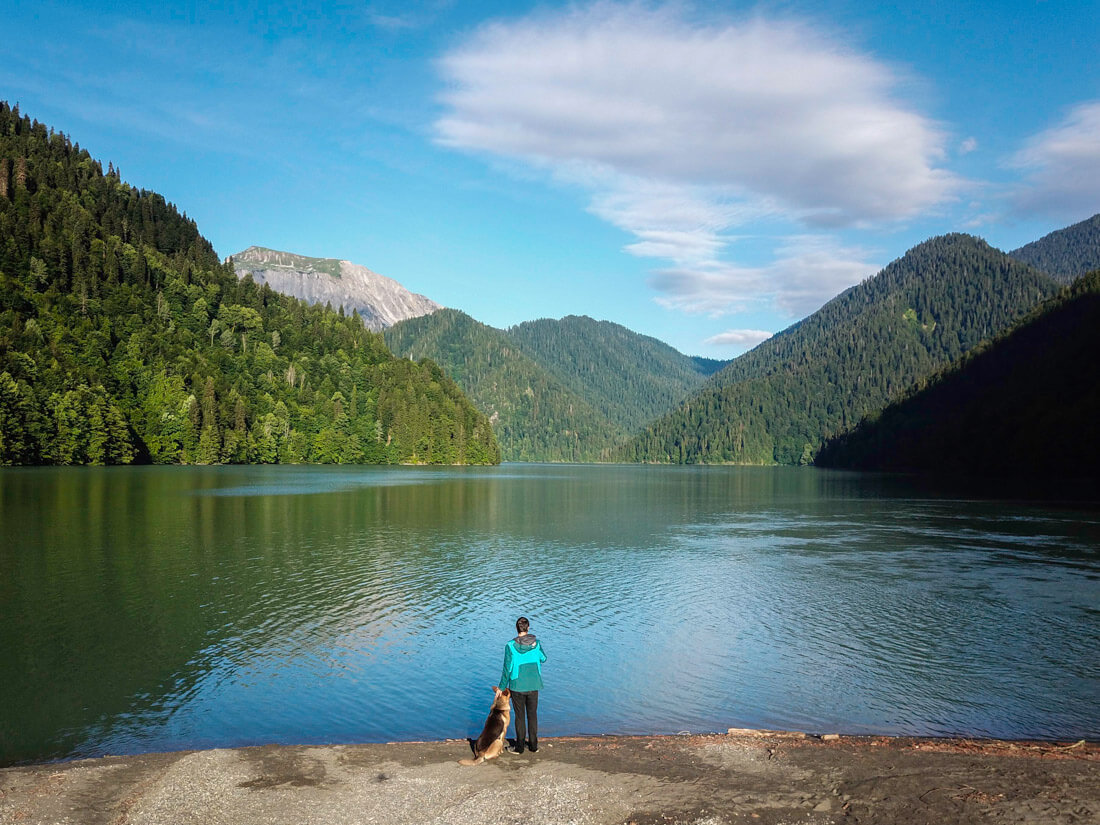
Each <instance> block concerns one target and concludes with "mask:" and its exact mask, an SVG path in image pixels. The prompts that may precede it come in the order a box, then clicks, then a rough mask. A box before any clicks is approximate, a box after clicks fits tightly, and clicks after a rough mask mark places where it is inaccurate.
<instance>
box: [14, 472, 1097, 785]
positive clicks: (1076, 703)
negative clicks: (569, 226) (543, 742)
mask: <svg viewBox="0 0 1100 825" xmlns="http://www.w3.org/2000/svg"><path fill="white" fill-rule="evenodd" d="M0 542H2V544H0V610H2V618H3V621H2V622H0V662H2V665H0V667H2V668H3V672H2V678H0V764H12V763H17V762H23V761H44V760H49V759H57V758H72V757H82V756H94V755H99V754H103V753H116V754H117V753H135V752H144V751H164V750H177V749H190V748H206V747H223V746H237V745H247V744H259V743H267V742H280V743H348V742H371V741H392V740H413V739H443V738H464V737H467V736H474V735H477V733H478V732H479V731H480V728H481V724H482V722H483V721H484V718H485V714H486V711H487V708H488V704H489V701H490V699H491V698H492V697H491V694H490V690H489V686H490V685H493V684H495V683H496V682H497V681H498V679H499V678H500V670H501V664H502V658H503V657H502V654H503V648H504V644H505V643H506V642H507V640H508V639H509V638H511V636H513V635H514V632H515V631H514V623H515V619H516V617H518V616H519V615H521V614H522V615H526V616H528V617H529V618H530V620H531V630H532V632H534V633H536V634H537V635H538V636H539V638H540V639H541V640H542V642H543V645H544V647H545V649H546V653H547V656H548V661H547V662H546V664H545V666H544V678H545V682H546V687H545V690H544V691H543V692H542V694H541V701H540V732H541V733H542V735H543V736H549V737H552V736H554V735H565V734H580V733H628V734H629V733H678V732H682V731H690V732H706V731H724V730H725V729H726V728H727V727H763V728H781V729H797V730H806V731H811V732H819V733H825V732H841V733H857V734H858V733H886V734H914V735H965V736H990V737H998V738H1045V739H1069V740H1076V739H1080V738H1089V739H1097V738H1100V711H1098V706H1100V701H1098V700H1100V510H1098V509H1097V508H1096V506H1095V504H1089V503H1087V504H1072V503H1059V502H1051V503H1035V502H1028V501H1022V500H1017V499H1014V498H1012V497H1011V496H1010V495H1009V494H1005V493H1003V492H1002V493H998V494H996V495H992V496H991V495H989V494H988V493H983V494H974V493H972V492H970V491H968V490H965V489H963V490H960V489H954V490H944V489H938V488H935V487H933V486H930V485H927V484H919V483H916V482H912V481H907V480H905V479H903V478H897V477H890V476H876V475H860V474H854V473H840V472H827V471H821V470H814V469H796V468H744V467H645V466H568V465H566V466H558V465H504V466H501V467H491V468H458V469H455V468H448V469H434V468H372V467H354V468H347V467H216V468H189V467H163V468H162V467H140V468H98V469H95V468H89V469H84V468H79V469H72V468H57V469H54V468H41V469H4V470H0ZM463 747H464V746H463ZM461 750H462V749H461V748H459V749H458V751H456V753H459V755H461Z"/></svg>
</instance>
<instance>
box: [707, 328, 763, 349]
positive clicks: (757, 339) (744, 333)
mask: <svg viewBox="0 0 1100 825" xmlns="http://www.w3.org/2000/svg"><path fill="white" fill-rule="evenodd" d="M771 337H772V334H771V333H770V332H768V331H767V330H763V329H728V330H726V331H725V332H720V333H718V334H717V335H712V336H711V337H710V338H708V339H707V340H705V341H704V342H703V343H704V344H707V345H708V346H712V347H736V348H737V349H744V350H748V349H752V348H753V347H755V346H756V345H757V344H760V343H763V342H764V341H767V340H768V339H769V338H771Z"/></svg>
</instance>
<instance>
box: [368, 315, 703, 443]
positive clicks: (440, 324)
mask: <svg viewBox="0 0 1100 825" xmlns="http://www.w3.org/2000/svg"><path fill="white" fill-rule="evenodd" d="M385 337H386V343H387V344H388V345H389V347H390V349H391V350H393V352H394V353H396V354H398V355H403V356H405V357H407V358H413V359H420V358H430V359H431V360H433V361H435V362H437V363H438V364H439V365H440V366H441V367H442V368H443V369H444V370H445V371H446V372H447V374H448V375H450V376H451V377H452V378H453V379H454V380H455V381H456V383H458V385H459V386H461V387H463V388H464V392H466V393H467V395H469V397H470V398H471V400H472V401H473V402H474V404H475V406H477V407H478V409H480V410H481V411H482V412H484V413H486V414H487V415H489V416H490V421H491V422H492V424H493V429H494V432H495V434H496V437H497V441H498V442H499V444H500V447H501V452H502V456H503V458H504V460H505V461H608V460H610V459H611V457H612V452H613V450H614V449H615V447H617V446H618V445H620V444H622V443H624V442H625V441H626V440H627V439H628V438H629V437H630V435H631V434H632V433H633V432H634V431H636V430H637V429H639V428H640V427H641V426H642V425H644V424H645V423H646V422H648V421H650V420H652V419H653V418H654V417H656V416H657V415H660V414H661V413H663V412H665V411H666V410H668V409H670V408H671V407H672V406H674V405H675V404H676V403H677V402H678V401H679V400H681V399H682V398H684V397H686V396H687V395H688V394H689V393H690V392H691V391H692V390H694V389H695V388H696V387H698V386H700V385H701V384H702V382H703V381H704V380H705V379H706V377H707V375H709V374H710V373H711V372H713V371H714V369H715V368H716V367H717V366H719V365H720V364H721V363H722V362H714V361H709V360H707V359H695V358H691V357H689V356H686V355H683V354H681V353H679V352H677V351H676V350H675V349H673V348H672V347H670V346H668V345H667V344H664V343H662V342H661V341H658V340H657V339H655V338H650V337H648V336H644V335H640V334H638V333H636V332H633V331H631V330H629V329H627V328H626V327H623V326H620V325H618V324H613V323H611V322H609V321H596V320H593V319H592V318H588V317H585V316H575V315H574V316H567V317H566V318H562V319H561V320H550V319H542V320H538V321H530V322H526V323H523V324H519V325H517V326H514V327H511V328H509V329H507V330H500V329H496V328H494V327H490V326H487V325H485V324H482V323H480V322H478V321H475V320H474V319H473V318H471V317H470V316H469V315H466V314H465V313H463V312H459V311H458V310H453V309H444V310H440V311H438V312H436V313H433V314H432V315H426V316H422V317H419V318H413V319H410V320H408V321H403V322H401V323H399V324H395V325H394V326H393V327H391V328H389V329H387V330H386V331H385Z"/></svg>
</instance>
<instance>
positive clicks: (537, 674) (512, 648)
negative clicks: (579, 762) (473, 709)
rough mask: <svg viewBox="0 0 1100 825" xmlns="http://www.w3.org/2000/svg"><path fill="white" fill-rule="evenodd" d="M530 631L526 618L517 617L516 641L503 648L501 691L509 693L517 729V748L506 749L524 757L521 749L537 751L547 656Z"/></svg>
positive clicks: (513, 640) (529, 624)
mask: <svg viewBox="0 0 1100 825" xmlns="http://www.w3.org/2000/svg"><path fill="white" fill-rule="evenodd" d="M530 628H531V623H530V622H529V621H527V618H526V617H525V616H520V617H519V618H518V619H516V638H514V639H512V640H511V641H510V642H508V644H506V645H505V646H504V670H503V672H502V673H501V674H500V689H501V690H504V689H505V688H508V689H509V690H511V692H512V710H513V713H512V718H513V720H514V723H515V726H516V744H515V746H514V747H512V748H509V750H510V751H511V752H512V753H523V748H524V746H526V747H528V748H530V749H531V752H532V753H534V752H535V751H537V750H538V749H539V713H538V711H539V691H540V690H542V663H543V662H545V661H546V654H545V653H543V651H542V643H541V642H539V640H538V639H536V638H535V635H534V634H533V633H531V632H529V631H530Z"/></svg>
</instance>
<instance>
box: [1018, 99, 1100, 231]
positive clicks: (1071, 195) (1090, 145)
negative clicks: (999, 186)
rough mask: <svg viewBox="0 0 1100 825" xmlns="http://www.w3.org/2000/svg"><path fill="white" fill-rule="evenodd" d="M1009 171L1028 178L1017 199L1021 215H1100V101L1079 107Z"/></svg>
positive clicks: (1034, 141) (1029, 146) (1033, 144)
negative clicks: (1014, 169)
mask: <svg viewBox="0 0 1100 825" xmlns="http://www.w3.org/2000/svg"><path fill="white" fill-rule="evenodd" d="M1009 165H1010V166H1011V167H1013V168H1016V169H1020V170H1022V171H1023V172H1024V173H1025V175H1026V177H1025V179H1024V181H1023V183H1022V184H1021V185H1020V187H1019V188H1018V189H1017V191H1016V193H1015V198H1014V207H1015V209H1016V211H1017V212H1018V213H1021V214H1042V215H1056V216H1058V217H1064V218H1077V217H1087V216H1089V215H1091V214H1093V213H1094V212H1096V211H1098V210H1100V101H1090V102H1087V103H1081V104H1079V105H1078V106H1075V107H1074V108H1073V109H1072V110H1071V111H1070V112H1069V113H1068V114H1067V115H1066V117H1065V118H1063V120H1062V122H1061V123H1059V124H1058V125H1057V126H1054V127H1052V128H1050V129H1047V130H1045V131H1043V132H1040V133H1038V134H1037V135H1034V136H1033V137H1032V138H1030V139H1029V140H1028V141H1027V142H1026V144H1025V145H1024V148H1023V149H1021V150H1020V151H1019V152H1017V153H1016V154H1015V155H1014V156H1013V157H1012V158H1011V160H1010V162H1009Z"/></svg>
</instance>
